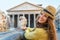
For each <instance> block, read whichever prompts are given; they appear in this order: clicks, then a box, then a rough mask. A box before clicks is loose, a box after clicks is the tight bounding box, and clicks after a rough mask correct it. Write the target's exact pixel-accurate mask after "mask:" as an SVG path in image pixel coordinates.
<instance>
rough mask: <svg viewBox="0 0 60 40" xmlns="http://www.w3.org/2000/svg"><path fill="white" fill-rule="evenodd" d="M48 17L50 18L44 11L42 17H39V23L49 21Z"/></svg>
mask: <svg viewBox="0 0 60 40" xmlns="http://www.w3.org/2000/svg"><path fill="white" fill-rule="evenodd" d="M47 18H48V16H47V15H46V14H44V13H43V14H41V15H40V17H39V19H38V22H39V23H45V22H46V21H47Z"/></svg>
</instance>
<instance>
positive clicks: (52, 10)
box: [42, 5, 56, 19]
mask: <svg viewBox="0 0 60 40" xmlns="http://www.w3.org/2000/svg"><path fill="white" fill-rule="evenodd" d="M43 12H44V13H45V14H46V15H47V16H49V17H50V18H52V19H55V15H56V9H55V7H53V6H50V5H49V6H47V7H46V8H45V9H43V11H42V13H43Z"/></svg>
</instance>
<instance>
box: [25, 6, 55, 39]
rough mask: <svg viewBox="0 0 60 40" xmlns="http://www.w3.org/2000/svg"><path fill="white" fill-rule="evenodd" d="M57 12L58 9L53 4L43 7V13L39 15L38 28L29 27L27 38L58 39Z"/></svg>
mask: <svg viewBox="0 0 60 40" xmlns="http://www.w3.org/2000/svg"><path fill="white" fill-rule="evenodd" d="M55 14H56V9H55V8H54V7H53V6H47V7H46V9H43V10H42V12H41V15H39V16H38V17H37V21H36V24H37V25H36V28H27V30H26V32H25V38H26V39H28V40H56V28H55V25H54V18H55Z"/></svg>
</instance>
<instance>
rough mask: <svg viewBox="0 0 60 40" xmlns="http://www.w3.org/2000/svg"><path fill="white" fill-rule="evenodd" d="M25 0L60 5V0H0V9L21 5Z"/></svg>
mask: <svg viewBox="0 0 60 40" xmlns="http://www.w3.org/2000/svg"><path fill="white" fill-rule="evenodd" d="M23 2H30V3H33V4H42V6H43V7H46V6H47V5H53V6H55V7H56V8H57V7H58V6H59V5H60V0H0V9H1V10H3V11H6V10H7V9H9V8H12V7H14V6H16V5H19V4H21V3H23Z"/></svg>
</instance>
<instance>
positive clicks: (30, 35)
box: [25, 28, 48, 40]
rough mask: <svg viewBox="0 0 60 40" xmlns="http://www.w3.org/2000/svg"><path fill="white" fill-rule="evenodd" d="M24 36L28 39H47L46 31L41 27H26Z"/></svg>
mask: <svg viewBox="0 0 60 40" xmlns="http://www.w3.org/2000/svg"><path fill="white" fill-rule="evenodd" d="M25 38H26V39H28V40H48V33H47V31H46V30H44V29H43V28H35V29H34V28H27V30H26V31H25Z"/></svg>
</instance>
